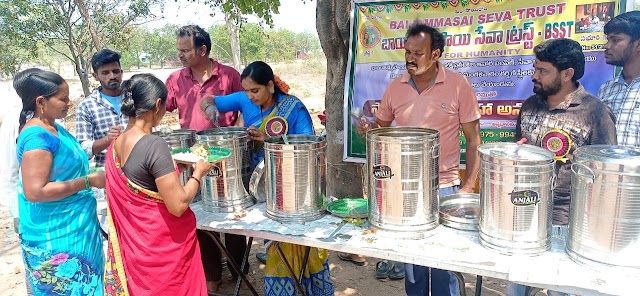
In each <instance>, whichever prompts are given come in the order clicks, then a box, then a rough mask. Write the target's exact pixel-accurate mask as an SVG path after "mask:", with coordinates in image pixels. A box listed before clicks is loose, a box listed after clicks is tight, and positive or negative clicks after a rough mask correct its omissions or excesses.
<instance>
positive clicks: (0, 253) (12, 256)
mask: <svg viewBox="0 0 640 296" xmlns="http://www.w3.org/2000/svg"><path fill="white" fill-rule="evenodd" d="M273 68H274V72H275V73H276V74H279V75H280V77H281V78H282V79H283V80H284V81H285V82H287V83H288V84H289V85H290V86H291V91H290V93H292V94H294V95H296V96H297V97H299V98H300V99H301V100H302V101H303V102H304V104H305V105H306V106H307V108H308V109H309V111H310V113H311V114H312V115H311V117H312V119H313V120H314V126H315V127H316V129H317V130H319V129H321V128H322V126H321V125H320V122H319V120H318V118H317V116H316V115H317V114H318V113H319V112H322V111H323V110H324V94H325V76H324V73H325V69H326V64H324V63H323V62H320V61H317V60H307V61H297V62H291V63H286V64H278V65H273ZM174 70H175V69H152V70H150V69H142V70H129V71H125V79H126V78H128V77H130V76H131V75H133V74H135V73H143V72H150V73H153V74H154V75H156V76H157V77H158V78H160V79H162V80H163V81H164V80H165V79H166V78H167V77H168V75H169V74H170V73H171V72H173V71H174ZM67 81H68V82H69V84H70V90H71V97H72V99H73V100H74V101H76V102H77V101H79V100H80V99H81V98H82V88H81V86H80V83H79V81H78V80H77V79H74V78H68V79H67ZM74 124H75V109H72V110H70V112H69V116H68V117H67V118H66V119H65V125H66V127H67V129H69V130H70V131H72V132H73V130H74V129H75V128H74ZM163 124H167V125H169V126H172V127H177V126H178V118H177V114H175V113H173V114H171V113H168V114H167V115H166V116H165V118H164V119H163ZM261 244H262V240H259V239H257V240H256V241H255V242H254V244H253V247H252V252H251V256H250V257H249V263H250V264H251V271H250V273H249V279H250V281H251V283H252V284H253V285H254V286H255V288H256V290H257V291H258V292H259V293H261V294H262V293H263V280H262V278H263V270H264V265H261V264H260V263H259V262H258V261H257V260H256V258H255V253H256V252H258V251H260V250H261ZM329 260H330V267H331V277H332V279H333V282H334V285H335V291H336V292H335V295H336V296H350V295H405V293H404V281H386V282H381V281H378V280H376V279H375V278H374V274H375V263H376V262H377V261H378V260H377V259H376V258H367V265H366V266H362V267H359V266H356V265H354V264H352V263H350V262H346V261H342V260H340V259H339V258H338V257H337V253H335V252H332V253H331V256H330V259H329ZM464 276H465V282H466V292H467V295H473V292H474V290H475V276H473V275H468V274H465V275H464ZM24 279H25V275H24V266H23V264H22V258H21V256H20V247H19V242H18V236H17V235H16V234H15V232H14V231H13V226H12V220H11V218H10V215H9V211H8V210H7V209H6V208H1V207H0V296H13V295H16V296H17V295H25V294H26V290H25V284H24ZM234 286H235V283H232V282H231V275H230V274H229V273H228V271H226V272H225V275H224V282H223V285H222V286H221V290H220V293H221V294H225V295H231V293H232V292H233V289H234ZM504 287H505V282H504V281H497V280H495V279H490V278H485V279H484V281H483V287H482V293H483V295H486V296H498V295H505V294H504V291H505V288H504ZM240 294H241V295H250V293H249V290H248V289H247V288H246V286H244V285H243V286H242V288H241V293H240Z"/></svg>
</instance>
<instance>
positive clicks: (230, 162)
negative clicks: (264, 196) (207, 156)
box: [196, 127, 254, 212]
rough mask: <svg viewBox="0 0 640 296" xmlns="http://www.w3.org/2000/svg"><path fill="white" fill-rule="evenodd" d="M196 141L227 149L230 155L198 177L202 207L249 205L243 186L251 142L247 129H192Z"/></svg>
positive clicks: (223, 208) (247, 176)
mask: <svg viewBox="0 0 640 296" xmlns="http://www.w3.org/2000/svg"><path fill="white" fill-rule="evenodd" d="M196 141H197V142H198V143H204V144H207V145H209V146H218V147H224V148H229V149H231V155H230V156H229V157H227V158H225V159H224V160H222V161H220V162H217V163H216V164H214V166H213V168H212V169H211V172H210V173H209V174H207V175H205V176H204V177H203V178H202V185H201V187H200V190H201V195H202V202H203V209H204V210H205V211H209V212H233V211H235V210H236V209H238V208H244V207H248V206H251V205H253V203H254V201H253V198H251V196H250V195H249V193H248V187H247V186H248V185H249V179H250V178H251V152H252V151H251V150H252V149H253V145H252V142H251V139H250V138H249V134H247V129H246V128H242V127H222V128H214V129H209V130H206V131H201V132H198V133H196Z"/></svg>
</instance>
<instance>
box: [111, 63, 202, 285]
mask: <svg viewBox="0 0 640 296" xmlns="http://www.w3.org/2000/svg"><path fill="white" fill-rule="evenodd" d="M123 90H124V91H123V93H124V98H123V100H122V113H124V114H125V115H128V116H129V118H130V119H129V123H130V127H129V129H128V130H127V131H125V132H124V133H123V134H122V135H120V136H119V137H118V138H117V139H116V140H115V141H113V142H112V143H111V145H110V146H109V150H108V153H107V159H106V164H105V171H106V182H107V185H106V188H107V201H108V204H109V207H108V222H109V249H108V253H107V260H106V267H105V276H104V281H105V292H106V294H107V295H131V296H135V295H196V296H197V295H207V288H206V283H205V277H204V271H203V269H202V263H201V261H200V248H199V246H198V241H197V239H196V219H195V215H194V214H193V212H192V211H191V209H189V204H190V203H191V200H192V199H193V198H194V196H195V195H196V192H197V190H198V188H199V185H200V179H201V178H202V176H203V175H204V174H205V172H208V171H209V170H210V169H211V164H209V163H205V162H202V161H199V162H198V163H196V164H195V165H194V173H193V175H192V176H191V178H190V179H189V181H188V182H187V183H186V184H185V186H184V187H183V186H182V185H181V184H180V180H179V178H178V174H177V170H176V167H175V165H174V163H173V160H172V158H171V154H170V151H169V147H168V145H167V143H166V142H165V141H164V140H163V139H162V138H160V137H158V136H155V135H152V134H151V129H152V128H153V127H154V126H156V125H157V124H158V123H159V122H160V120H161V119H162V117H163V116H164V114H165V112H166V111H165V110H166V109H165V102H166V99H167V89H166V88H165V86H164V84H163V83H162V81H160V80H159V79H158V78H156V77H154V76H153V75H151V74H137V75H134V76H133V77H131V79H130V80H128V81H125V82H124V83H123Z"/></svg>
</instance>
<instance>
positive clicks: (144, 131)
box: [133, 124, 151, 135]
mask: <svg viewBox="0 0 640 296" xmlns="http://www.w3.org/2000/svg"><path fill="white" fill-rule="evenodd" d="M133 126H135V127H137V128H139V129H141V130H142V132H143V133H145V134H147V135H150V134H151V132H148V131H147V130H145V129H144V128H143V127H141V126H139V125H135V124H134V125H133Z"/></svg>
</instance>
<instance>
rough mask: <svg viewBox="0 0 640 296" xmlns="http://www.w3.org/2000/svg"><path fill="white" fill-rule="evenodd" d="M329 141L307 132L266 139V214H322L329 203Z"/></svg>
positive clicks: (299, 217)
mask: <svg viewBox="0 0 640 296" xmlns="http://www.w3.org/2000/svg"><path fill="white" fill-rule="evenodd" d="M326 149H327V143H326V142H325V140H324V139H323V138H320V137H317V136H307V135H288V136H286V138H284V139H283V137H272V138H268V139H266V140H265V141H264V155H265V158H264V176H263V177H264V178H265V186H266V196H267V198H266V208H267V216H268V217H269V218H271V219H274V220H277V221H281V222H306V221H311V220H315V219H318V218H320V217H322V215H323V213H324V211H325V207H326V196H325V190H326V188H325V187H326V172H327V160H326Z"/></svg>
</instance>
